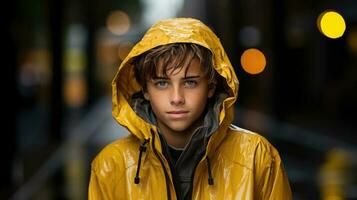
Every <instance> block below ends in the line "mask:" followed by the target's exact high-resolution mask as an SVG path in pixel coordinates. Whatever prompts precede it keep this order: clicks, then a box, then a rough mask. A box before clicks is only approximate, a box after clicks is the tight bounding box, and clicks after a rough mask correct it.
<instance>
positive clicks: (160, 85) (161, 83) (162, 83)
mask: <svg viewBox="0 0 357 200" xmlns="http://www.w3.org/2000/svg"><path fill="white" fill-rule="evenodd" d="M168 85H169V83H168V82H166V81H157V82H155V86H156V87H158V88H166V87H167V86H168Z"/></svg>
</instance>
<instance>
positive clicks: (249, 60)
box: [240, 48, 266, 74]
mask: <svg viewBox="0 0 357 200" xmlns="http://www.w3.org/2000/svg"><path fill="white" fill-rule="evenodd" d="M240 63H241V65H242V67H243V69H244V71H246V72H247V73H249V74H259V73H261V72H262V71H263V70H264V69H265V66H266V59H265V56H264V53H263V52H261V51H260V50H258V49H255V48H251V49H247V50H245V51H244V52H243V54H242V56H241V58H240Z"/></svg>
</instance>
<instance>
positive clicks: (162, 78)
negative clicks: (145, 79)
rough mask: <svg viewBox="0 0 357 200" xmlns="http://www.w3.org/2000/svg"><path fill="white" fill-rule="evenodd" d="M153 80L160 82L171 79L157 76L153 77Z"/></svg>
mask: <svg viewBox="0 0 357 200" xmlns="http://www.w3.org/2000/svg"><path fill="white" fill-rule="evenodd" d="M152 79H153V80H157V79H160V80H168V79H169V78H168V77H166V76H155V77H152Z"/></svg>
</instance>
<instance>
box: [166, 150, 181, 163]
mask: <svg viewBox="0 0 357 200" xmlns="http://www.w3.org/2000/svg"><path fill="white" fill-rule="evenodd" d="M168 147H169V151H170V155H171V158H172V162H173V163H172V164H173V166H175V165H176V162H177V160H178V159H179V157H180V155H181V153H182V152H183V150H179V149H174V148H172V147H170V146H168Z"/></svg>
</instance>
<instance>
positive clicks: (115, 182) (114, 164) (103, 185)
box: [88, 145, 125, 200]
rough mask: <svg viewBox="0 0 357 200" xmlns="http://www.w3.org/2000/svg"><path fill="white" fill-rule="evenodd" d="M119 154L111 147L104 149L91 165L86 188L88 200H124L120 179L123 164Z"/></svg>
mask: <svg viewBox="0 0 357 200" xmlns="http://www.w3.org/2000/svg"><path fill="white" fill-rule="evenodd" d="M119 155H120V154H119V153H118V152H117V151H116V149H115V148H113V147H112V146H111V145H109V146H107V147H106V148H104V150H103V151H101V152H100V153H99V154H98V155H97V157H96V158H95V159H94V161H93V162H92V165H91V167H92V168H91V175H90V181H89V187H88V199H89V200H114V199H115V200H118V199H125V193H124V191H123V188H125V187H124V186H123V185H122V184H123V183H122V181H121V180H122V179H121V177H122V176H123V174H122V172H123V163H122V158H121V156H119Z"/></svg>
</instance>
